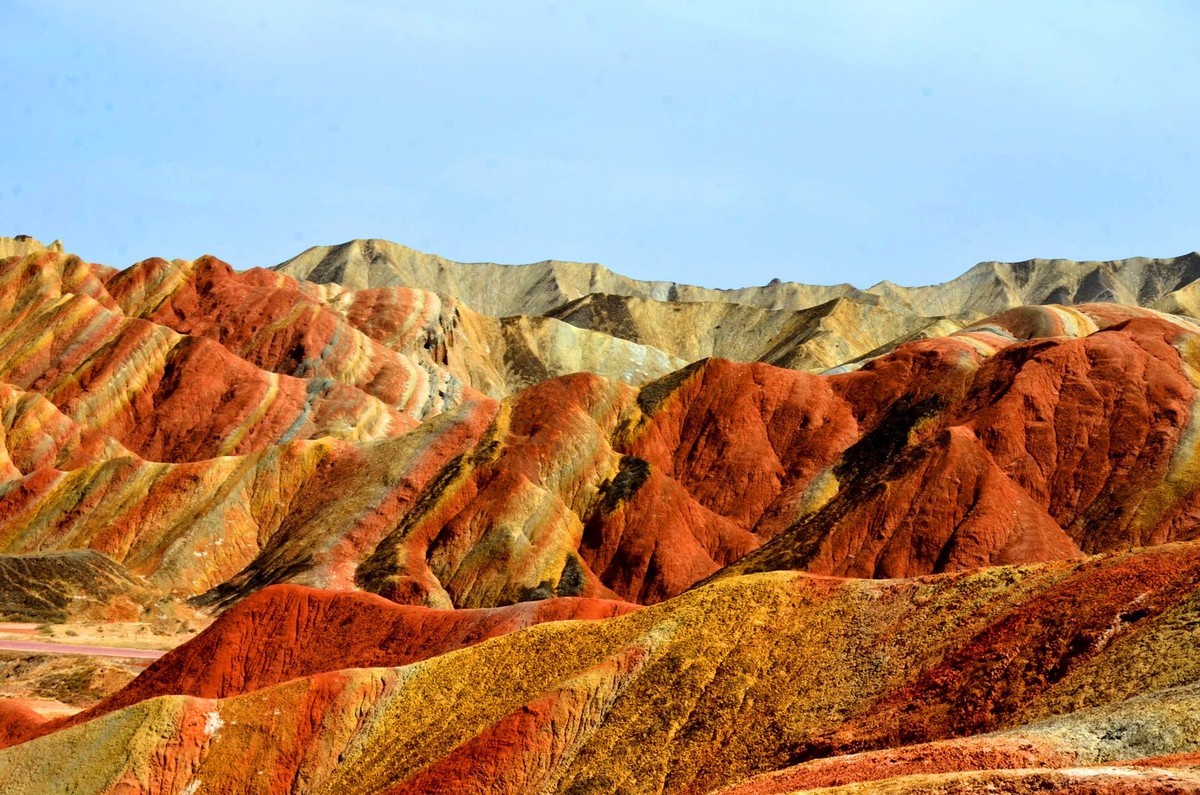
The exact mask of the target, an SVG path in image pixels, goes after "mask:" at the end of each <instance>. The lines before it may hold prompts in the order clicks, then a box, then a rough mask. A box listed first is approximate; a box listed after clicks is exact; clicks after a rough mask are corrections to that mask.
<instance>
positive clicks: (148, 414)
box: [0, 251, 1200, 607]
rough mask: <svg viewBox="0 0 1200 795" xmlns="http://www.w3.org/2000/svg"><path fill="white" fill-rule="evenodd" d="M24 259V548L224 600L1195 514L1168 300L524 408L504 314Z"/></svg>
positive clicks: (930, 552)
mask: <svg viewBox="0 0 1200 795" xmlns="http://www.w3.org/2000/svg"><path fill="white" fill-rule="evenodd" d="M2 270H3V274H4V278H3V279H0V311H4V312H7V317H9V318H10V319H11V320H12V322H11V323H10V324H8V325H6V326H5V328H6V331H5V332H3V333H2V334H0V352H2V353H5V354H6V356H7V358H4V359H0V379H3V382H0V407H3V411H2V412H0V430H2V431H3V437H0V443H2V445H3V446H2V447H0V473H2V475H3V477H4V478H5V480H4V482H3V485H2V487H0V551H2V552H8V553H16V554H25V553H30V552H38V551H47V550H61V549H75V548H90V549H93V550H96V551H98V552H101V553H103V554H105V555H108V556H110V557H112V558H113V559H114V560H115V561H117V562H119V563H121V564H122V565H124V566H126V567H128V568H129V569H130V570H131V571H132V572H134V573H135V574H138V575H140V576H143V577H145V578H146V579H147V580H148V581H149V582H150V583H151V584H152V585H153V586H155V587H157V588H161V589H163V590H165V591H167V592H170V593H174V594H178V595H181V596H195V597H197V598H198V602H199V603H200V604H204V605H209V606H218V607H219V606H224V605H228V604H230V603H232V602H235V601H237V600H238V599H240V598H241V597H243V596H245V595H246V594H248V593H252V592H253V591H255V590H257V589H258V588H261V587H263V586H265V585H269V584H272V583H278V582H296V583H301V584H307V585H314V586H321V587H337V588H351V587H360V588H365V589H369V590H373V591H376V592H378V593H381V594H384V595H386V596H388V597H389V598H391V599H394V600H397V601H400V602H405V603H414V604H425V605H432V606H439V607H449V606H455V607H489V606H494V605H502V604H510V603H514V602H520V601H526V600H530V599H540V598H546V597H549V596H586V597H597V598H620V599H624V600H629V601H634V602H640V603H653V602H657V601H661V600H663V599H668V598H670V597H672V596H675V595H677V594H679V593H682V592H683V591H685V590H686V589H687V588H689V587H691V586H692V585H694V584H695V583H696V582H698V581H700V580H703V579H705V578H707V577H711V576H726V575H729V574H733V573H737V572H750V571H762V570H771V569H778V568H792V569H804V570H808V571H812V572H818V573H829V574H836V575H849V576H867V577H906V576H915V575H922V574H928V573H933V572H941V571H955V570H964V569H969V568H973V567H978V566H985V565H997V564H1005V563H1023V562H1031V561H1041V560H1056V559H1062V558H1071V557H1078V556H1080V555H1082V554H1085V553H1093V552H1101V551H1107V550H1120V549H1127V548H1129V547H1131V546H1141V545H1147V544H1157V543H1163V542H1165V541H1170V540H1180V539H1189V538H1191V537H1193V535H1194V527H1195V526H1196V521H1195V520H1196V511H1197V509H1198V500H1200V497H1197V496H1195V495H1196V486H1197V483H1198V481H1197V477H1198V476H1200V470H1197V469H1196V466H1195V464H1194V463H1193V457H1194V456H1193V455H1192V448H1193V447H1194V444H1195V442H1194V439H1193V434H1194V430H1193V417H1194V413H1195V408H1194V405H1195V399H1194V387H1193V379H1194V377H1195V375H1194V374H1195V372H1196V366H1195V361H1194V360H1195V351H1196V347H1195V340H1196V330H1195V328H1194V327H1193V326H1192V325H1191V324H1190V322H1189V321H1185V320H1183V319H1180V318H1172V317H1170V316H1165V315H1161V314H1159V313H1157V312H1155V311H1152V310H1148V309H1139V308H1128V307H1119V306H1115V305H1105V304H1094V305H1085V306H1080V307H1073V308H1065V307H1026V308H1018V309H1013V310H1009V311H1007V312H1005V313H1002V314H1000V315H997V316H995V317H993V318H991V319H988V320H985V321H981V322H980V323H979V324H977V325H974V326H971V327H970V328H968V329H966V330H964V331H962V332H959V333H957V334H953V335H951V336H949V337H944V338H936V339H925V340H916V341H913V342H908V343H904V344H901V345H899V346H897V347H895V348H894V350H892V351H891V352H890V353H885V354H883V355H880V356H877V357H875V358H873V359H871V360H870V361H869V362H866V363H865V364H864V365H863V366H861V367H859V368H857V369H855V370H853V371H851V372H842V373H840V374H837V375H832V376H825V377H821V376H815V375H810V374H806V373H802V372H797V371H794V370H789V369H782V368H777V367H772V366H769V365H766V364H739V363H733V362H728V361H723V360H718V359H711V360H704V361H702V362H698V363H696V364H694V365H691V366H689V367H687V368H684V369H680V370H676V371H674V372H673V373H671V374H669V375H666V376H663V377H661V378H659V379H657V380H655V381H653V382H651V383H649V384H646V385H643V386H641V387H634V386H630V385H627V384H626V383H623V382H622V381H620V380H613V379H606V378H602V377H599V376H597V375H593V374H575V375H570V376H562V377H546V376H549V375H550V371H549V368H547V367H545V366H543V365H544V363H545V362H546V361H548V359H546V358H545V357H542V358H538V357H537V356H530V357H526V358H525V359H524V360H523V361H525V362H526V364H525V365H523V366H524V367H526V372H527V375H524V376H521V378H522V379H527V380H529V381H534V382H537V383H535V384H534V385H533V386H530V387H528V388H526V389H524V390H522V391H520V392H518V393H516V394H514V395H511V396H509V397H507V398H505V399H504V400H503V401H502V402H500V403H496V402H494V401H492V400H488V399H485V398H482V397H481V396H480V395H478V393H477V392H475V391H474V390H472V389H471V387H470V386H468V385H467V384H466V382H465V381H464V380H463V379H461V378H460V377H459V376H458V375H455V374H454V372H455V371H457V372H460V373H467V372H470V370H471V367H475V372H476V373H480V372H495V368H494V367H493V366H492V365H489V364H487V361H493V364H494V360H489V359H488V358H487V356H484V355H475V354H471V355H472V356H475V358H474V360H473V361H474V362H475V364H474V365H470V364H469V361H471V357H470V356H468V355H467V353H466V352H471V351H474V352H478V351H479V350H480V347H479V345H478V344H477V341H478V340H479V339H483V338H486V334H484V333H483V332H481V331H480V329H481V328H484V327H485V326H487V323H489V322H491V323H497V324H499V325H498V326H497V327H499V328H510V327H512V326H513V324H517V325H520V324H524V325H525V327H526V328H527V329H530V328H532V326H531V325H530V322H531V321H530V320H529V319H528V318H525V319H521V318H517V319H509V320H505V321H494V319H490V318H485V317H484V316H480V315H474V314H472V313H470V312H469V310H465V309H460V308H454V309H453V311H451V310H450V309H447V305H446V304H444V303H443V302H442V301H441V299H438V298H437V297H436V296H434V295H433V294H430V293H422V292H420V291H416V290H412V289H410V288H401V287H394V288H377V289H373V290H367V291H364V292H363V293H354V292H350V291H346V290H344V289H342V288H340V287H329V286H318V285H313V284H309V283H301V282H296V281H295V280H293V279H291V278H290V277H287V276H284V275H281V274H278V273H271V272H268V271H262V270H258V271H252V272H249V273H245V274H238V273H235V272H233V271H232V270H231V269H230V268H229V267H228V266H227V265H225V264H224V263H221V262H220V261H218V260H215V259H213V258H201V259H200V260H197V261H195V262H190V263H189V262H173V263H171V262H166V261H163V260H147V261H145V262H143V263H139V264H138V265H136V266H134V267H133V268H130V269H129V270H126V271H122V272H116V271H109V270H105V269H97V268H95V267H93V266H90V265H89V264H87V263H84V262H82V261H81V260H79V259H78V258H76V257H69V256H66V255H63V254H60V253H56V252H52V251H41V252H37V253H33V254H30V255H28V256H26V257H23V258H10V259H8V260H4V261H3V263H2ZM545 322H546V323H550V322H554V323H558V321H549V320H547V321H545ZM473 324H474V325H473ZM505 324H508V325H505ZM558 326H559V327H561V328H571V327H569V326H566V325H564V324H562V323H558ZM576 331H579V330H576ZM489 333H490V332H489ZM530 333H531V334H532V333H533V332H530ZM579 333H588V334H596V332H581V331H580V332H579ZM522 334H523V336H520V337H519V339H523V340H528V339H530V338H531V337H529V336H528V335H524V332H523V333H522ZM481 335H482V336H481ZM599 336H601V337H603V335H599ZM604 338H605V339H609V340H612V339H614V338H612V337H604ZM514 339H516V338H514ZM514 344H515V343H514ZM550 347H552V348H553V347H555V346H550ZM513 350H514V349H513V348H506V349H505V353H504V354H503V356H509V355H510V354H511V352H512V351H513ZM597 350H606V349H605V348H603V347H601V348H598V349H597ZM456 351H458V352H460V353H462V355H459V354H458V353H455V352H456ZM618 352H621V353H622V355H624V354H626V353H628V349H624V350H623V352H622V351H618ZM490 355H491V354H488V356H490ZM456 356H457V357H458V358H457V359H456V358H455V357H456ZM515 361H516V359H510V363H512V362H515ZM529 362H532V363H533V364H529ZM576 364H577V365H579V366H587V363H586V362H585V361H583V359H580V360H579V361H578V362H576ZM489 367H491V368H492V369H491V370H489V369H488V368H489ZM539 367H540V368H541V370H539V371H538V372H536V373H534V372H532V370H530V369H529V368H533V369H537V368H539ZM656 367H657V365H656ZM652 371H653V368H651V370H650V371H645V370H643V371H639V373H638V374H636V375H635V376H631V377H630V378H629V380H633V381H638V380H640V379H641V378H643V377H645V376H646V375H647V374H648V373H649V372H652ZM512 372H515V369H513V368H510V374H511V373H512ZM468 380H469V379H468ZM506 383H507V382H506ZM505 388H506V387H505ZM500 391H503V389H501V390H500ZM456 404H457V405H456ZM439 412H440V413H439ZM426 415H433V416H428V417H426ZM422 417H425V419H424V421H423V422H422V421H421V418H422ZM231 454H232V455H231Z"/></svg>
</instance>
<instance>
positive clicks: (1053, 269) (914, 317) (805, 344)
mask: <svg viewBox="0 0 1200 795" xmlns="http://www.w3.org/2000/svg"><path fill="white" fill-rule="evenodd" d="M275 270H277V271H280V272H283V273H287V274H290V275H292V276H295V277H296V278H300V279H307V280H309V281H313V282H320V283H335V284H341V285H344V286H346V287H350V288H353V289H363V288H367V287H380V286H391V285H404V286H407V287H420V288H423V289H426V290H430V291H433V292H435V293H439V294H442V295H453V296H456V297H457V298H458V299H460V300H461V301H463V302H464V303H465V304H466V305H468V306H470V307H471V308H472V309H475V310H476V311H479V312H483V313H484V314H488V315H493V316H497V317H507V316H517V315H525V316H533V315H544V316H546V317H553V318H560V319H563V320H566V321H568V322H570V323H572V324H574V325H577V326H580V327H581V328H585V329H591V330H594V331H602V332H604V333H606V334H610V335H612V336H615V337H619V338H622V339H626V340H631V341H633V342H640V343H644V344H646V345H650V346H653V347H654V348H657V349H660V350H662V351H665V352H666V353H668V354H670V355H672V356H676V357H679V358H682V359H684V360H685V361H688V362H691V361H696V360H698V359H702V358H705V357H710V356H715V357H721V358H726V359H735V360H739V361H764V362H769V363H771V364H777V365H780V366H783V367H793V368H796V369H802V370H809V371H814V372H820V371H822V370H826V369H829V368H832V367H835V366H838V365H843V364H846V363H849V362H852V361H854V360H857V359H860V358H863V357H866V356H869V355H871V354H872V353H879V352H882V351H883V350H886V349H890V347H894V345H895V344H896V343H897V342H898V341H902V340H907V339H911V338H912V337H913V336H914V335H923V336H941V335H944V334H948V333H952V332H953V331H956V330H958V329H959V328H961V327H962V326H964V325H967V324H969V323H971V322H974V321H977V320H979V319H981V318H983V317H986V316H988V315H993V314H997V313H1000V312H1003V311H1005V310H1007V309H1011V308H1014V307H1018V306H1023V305H1031V304H1035V305H1036V304H1064V305H1072V304H1084V303H1095V302H1116V303H1120V304H1125V305H1128V306H1147V307H1155V308H1159V309H1162V310H1164V311H1167V312H1177V313H1182V314H1188V315H1191V316H1193V317H1195V316H1197V315H1196V314H1195V312H1196V311H1197V302H1196V300H1195V299H1192V298H1189V295H1190V292H1189V291H1188V288H1187V286H1188V285H1190V284H1193V283H1194V282H1195V281H1196V280H1197V279H1198V278H1200V254H1197V253H1195V252H1193V253H1191V254H1186V255H1184V256H1181V257H1174V258H1169V259H1147V258H1144V257H1136V258H1133V259H1127V260H1114V261H1106V262H1074V261H1071V260H1063V259H1052V260H1046V259H1034V260H1026V261H1024V262H1016V263H1004V262H982V263H980V264H978V265H976V266H975V267H974V268H971V269H970V270H969V271H967V272H966V273H964V274H963V275H962V276H959V277H957V278H955V279H952V280H951V281H949V282H945V283H943V284H938V285H931V286H925V287H901V286H899V285H896V284H893V283H891V282H886V281H885V282H880V283H879V284H876V285H874V286H872V287H870V288H867V289H857V288H855V287H852V286H851V285H848V284H840V285H832V286H820V285H807V284H798V283H795V282H782V281H779V280H778V279H776V280H774V281H772V283H771V284H768V285H765V286H762V287H747V288H742V289H736V290H713V289H707V288H703V287H695V286H692V285H685V284H676V283H674V282H647V281H638V280H636V279H629V278H627V277H624V276H621V275H619V274H616V273H613V272H612V271H610V270H608V269H607V268H604V267H603V266H601V265H596V264H585V263H578V262H559V261H554V260H550V261H546V262H539V263H535V264H531V265H496V264H493V263H460V262H453V261H450V260H447V259H445V258H443V257H438V256H436V255H431V254H424V253H422V252H419V251H414V250H413V249H410V248H406V247H405V246H401V245H398V244H396V243H391V242H389V241H386V240H352V241H349V242H347V243H343V244H341V245H338V246H317V247H314V248H311V249H308V250H307V251H305V252H303V253H301V254H300V255H298V256H296V257H294V258H292V259H290V260H287V261H286V262H283V263H280V264H279V265H277V266H275ZM1193 291H1194V290H1193Z"/></svg>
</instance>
